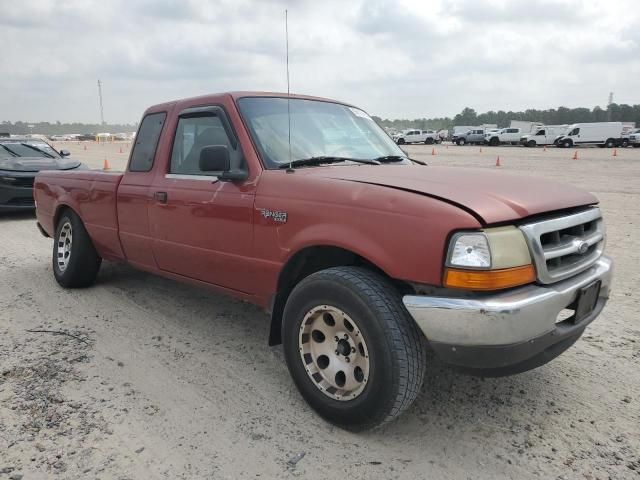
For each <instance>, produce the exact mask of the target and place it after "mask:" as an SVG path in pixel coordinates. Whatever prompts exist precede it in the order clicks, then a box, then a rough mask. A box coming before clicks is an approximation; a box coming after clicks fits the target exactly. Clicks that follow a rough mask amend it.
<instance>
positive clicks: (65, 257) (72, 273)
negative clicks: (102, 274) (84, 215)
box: [53, 210, 102, 288]
mask: <svg viewBox="0 0 640 480" xmlns="http://www.w3.org/2000/svg"><path fill="white" fill-rule="evenodd" d="M101 263H102V258H100V256H99V255H98V253H97V252H96V249H95V247H94V246H93V242H92V241H91V238H90V237H89V234H88V233H87V230H86V229H85V228H84V225H83V224H82V220H80V217H78V215H76V214H75V213H74V212H73V211H72V210H67V211H65V212H64V213H63V214H62V215H61V216H60V219H59V220H58V225H57V227H56V233H55V236H54V239H53V276H54V277H55V279H56V281H57V282H58V283H59V284H60V285H61V286H63V287H65V288H82V287H88V286H89V285H92V284H93V283H94V282H95V279H96V276H97V275H98V270H99V269H100V264H101Z"/></svg>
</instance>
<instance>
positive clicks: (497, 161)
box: [496, 155, 502, 167]
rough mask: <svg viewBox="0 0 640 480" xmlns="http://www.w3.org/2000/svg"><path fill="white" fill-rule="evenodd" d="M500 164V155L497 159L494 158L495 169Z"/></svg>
mask: <svg viewBox="0 0 640 480" xmlns="http://www.w3.org/2000/svg"><path fill="white" fill-rule="evenodd" d="M501 166H502V164H501V163H500V155H498V158H496V167H501Z"/></svg>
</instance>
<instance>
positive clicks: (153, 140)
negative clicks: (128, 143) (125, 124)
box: [129, 112, 167, 172]
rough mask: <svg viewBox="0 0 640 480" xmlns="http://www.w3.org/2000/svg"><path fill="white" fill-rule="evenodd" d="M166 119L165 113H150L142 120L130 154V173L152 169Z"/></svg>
mask: <svg viewBox="0 0 640 480" xmlns="http://www.w3.org/2000/svg"><path fill="white" fill-rule="evenodd" d="M166 118H167V113H166V112H158V113H150V114H149V115H146V116H145V117H144V118H143V119H142V123H141V124H140V129H139V130H138V135H137V136H136V143H135V145H134V147H133V152H132V153H131V161H130V162H129V171H130V172H148V171H150V170H151V169H152V168H153V159H154V158H155V156H156V148H157V147H158V140H159V139H160V134H161V133H162V127H163V126H164V123H165V120H166Z"/></svg>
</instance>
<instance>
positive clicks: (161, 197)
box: [153, 192, 167, 203]
mask: <svg viewBox="0 0 640 480" xmlns="http://www.w3.org/2000/svg"><path fill="white" fill-rule="evenodd" d="M153 198H155V199H156V201H157V202H158V203H167V192H155V193H154V194H153Z"/></svg>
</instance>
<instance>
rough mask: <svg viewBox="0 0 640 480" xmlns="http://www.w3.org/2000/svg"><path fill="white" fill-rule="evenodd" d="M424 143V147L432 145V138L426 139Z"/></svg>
mask: <svg viewBox="0 0 640 480" xmlns="http://www.w3.org/2000/svg"><path fill="white" fill-rule="evenodd" d="M424 143H425V144H426V145H433V138H431V137H429V138H427V139H426V140H425V141H424Z"/></svg>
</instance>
